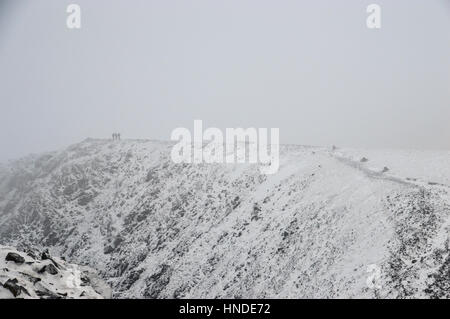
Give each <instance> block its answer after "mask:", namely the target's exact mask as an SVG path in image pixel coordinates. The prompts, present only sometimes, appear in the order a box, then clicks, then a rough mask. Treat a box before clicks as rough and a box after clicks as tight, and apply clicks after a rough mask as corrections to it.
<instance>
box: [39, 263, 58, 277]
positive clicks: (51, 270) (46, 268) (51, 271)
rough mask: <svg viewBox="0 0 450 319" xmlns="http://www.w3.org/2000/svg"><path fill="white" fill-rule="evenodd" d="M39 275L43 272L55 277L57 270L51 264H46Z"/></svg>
mask: <svg viewBox="0 0 450 319" xmlns="http://www.w3.org/2000/svg"><path fill="white" fill-rule="evenodd" d="M38 272H39V273H40V274H42V273H44V272H48V273H49V274H50V275H56V274H57V273H58V269H56V267H55V266H54V265H53V264H48V265H45V266H44V267H42V268H41V269H40V270H39V271H38Z"/></svg>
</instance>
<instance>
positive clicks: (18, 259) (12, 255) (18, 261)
mask: <svg viewBox="0 0 450 319" xmlns="http://www.w3.org/2000/svg"><path fill="white" fill-rule="evenodd" d="M5 260H6V261H14V262H15V263H16V264H23V263H24V262H25V258H23V257H22V256H20V255H19V254H17V253H12V252H9V253H8V254H7V255H6V258H5Z"/></svg>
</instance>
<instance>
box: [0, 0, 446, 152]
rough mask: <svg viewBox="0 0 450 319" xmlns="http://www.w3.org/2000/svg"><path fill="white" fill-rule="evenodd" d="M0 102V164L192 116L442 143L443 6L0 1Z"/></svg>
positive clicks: (326, 136)
mask: <svg viewBox="0 0 450 319" xmlns="http://www.w3.org/2000/svg"><path fill="white" fill-rule="evenodd" d="M70 3H77V4H79V5H80V6H81V9H82V28H81V29H80V30H70V29H67V27H66V17H67V13H66V7H67V5H68V4H70ZM370 3H377V4H379V5H381V8H382V28H381V29H380V30H369V29H367V27H366V17H367V13H366V7H367V5H369V4H370ZM0 108H1V109H0V160H5V159H8V158H14V157H18V156H22V155H25V154H28V153H30V152H40V151H47V150H53V149H58V148H61V147H64V146H67V145H69V144H71V143H75V142H78V141H81V140H82V139H84V138H86V137H99V138H100V137H104V138H107V137H110V135H111V133H112V132H113V131H120V132H121V133H122V136H123V137H129V138H151V139H166V140H168V139H169V138H170V133H171V131H172V130H173V129H174V128H176V127H179V126H182V127H187V128H190V129H192V126H193V120H194V119H202V120H203V121H204V126H205V127H219V128H225V127H279V128H280V139H281V142H283V143H294V144H313V145H331V144H336V145H342V146H350V147H374V148H380V147H389V148H446V149H449V148H450V125H449V121H450V5H449V1H448V0H427V1H425V0H389V1H373V0H371V1H361V0H342V1H336V0H327V1H325V0H314V1H313V0H310V1H301V0H295V1H287V0H280V1H275V0H270V1H267V0H226V1H225V0H220V1H219V0H217V1H211V0H179V1H174V0H164V1H163V0H158V1H148V0H142V1H141V0H120V1H119V0H117V1H111V0H108V1H101V0H95V1H91V0H89V1H84V0H77V1H75V0H72V1H63V0H40V1H31V0H30V1H21V0H11V1H9V0H0Z"/></svg>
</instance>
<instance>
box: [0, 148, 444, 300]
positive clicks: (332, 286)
mask: <svg viewBox="0 0 450 319" xmlns="http://www.w3.org/2000/svg"><path fill="white" fill-rule="evenodd" d="M171 147H172V144H171V143H168V142H158V141H143V140H124V141H108V140H94V139H88V140H86V141H84V142H82V143H79V144H76V145H73V146H71V147H69V148H67V149H66V150H63V151H60V152H55V153H50V154H44V155H41V156H32V157H29V158H25V159H22V160H20V161H16V162H13V163H11V164H9V165H8V166H6V167H5V168H4V169H3V172H0V175H1V179H0V244H8V245H14V246H18V247H19V248H20V247H21V246H36V247H38V248H40V249H43V248H47V247H48V248H49V249H50V252H51V253H52V254H57V255H61V256H63V257H65V258H66V259H67V260H69V261H70V262H76V263H78V264H87V265H89V266H91V267H93V268H95V269H97V270H98V271H99V272H100V275H101V276H102V277H103V278H105V279H106V280H107V281H108V282H109V284H110V285H111V286H112V287H113V296H114V297H116V298H122V297H134V298H136V297H137V298H187V297H200V298H205V297H208V298H216V297H231V298H235V297H236V298H237V297H244V298H245V297H246V298H256V297H259V298H268V297H288V298H308V297H311V298H319V297H325V298H343V297H353V298H354V297H361V298H373V297H376V298H410V297H424V298H434V297H440V298H442V297H447V298H448V297H449V293H450V281H449V267H450V266H449V264H450V262H449V227H450V225H449V221H450V219H449V217H450V206H449V204H450V197H449V185H450V183H449V178H450V172H449V169H450V161H449V158H450V157H449V156H448V155H449V153H448V152H419V151H409V152H406V151H364V150H348V149H335V150H331V149H327V148H319V147H306V146H294V145H285V146H282V147H281V149H280V153H281V155H280V169H279V172H278V173H277V174H274V175H261V174H260V173H259V170H258V167H257V165H249V164H227V165H221V164H175V163H173V162H172V161H171V159H170V150H171ZM363 157H365V158H366V160H364V161H361V159H362V158H363ZM385 167H386V169H385Z"/></svg>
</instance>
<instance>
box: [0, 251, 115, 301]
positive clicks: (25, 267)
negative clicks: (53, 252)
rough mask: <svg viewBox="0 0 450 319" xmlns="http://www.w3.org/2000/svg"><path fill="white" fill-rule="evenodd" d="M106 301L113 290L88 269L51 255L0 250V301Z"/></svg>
mask: <svg viewBox="0 0 450 319" xmlns="http://www.w3.org/2000/svg"><path fill="white" fill-rule="evenodd" d="M104 297H106V298H108V297H110V288H109V287H108V286H107V285H106V284H105V283H104V282H103V280H101V279H100V278H98V277H97V275H96V274H95V272H94V271H93V270H92V269H89V268H88V267H80V266H77V265H74V264H69V263H67V262H65V261H64V260H62V259H60V258H57V257H54V256H50V255H49V254H48V252H43V253H40V254H39V253H38V252H36V251H32V250H28V251H27V252H26V253H25V252H20V251H17V250H16V249H14V248H12V247H6V246H0V298H8V299H9V298H22V299H37V298H48V299H62V298H77V299H78V298H82V299H86V298H88V299H101V298H104Z"/></svg>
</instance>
